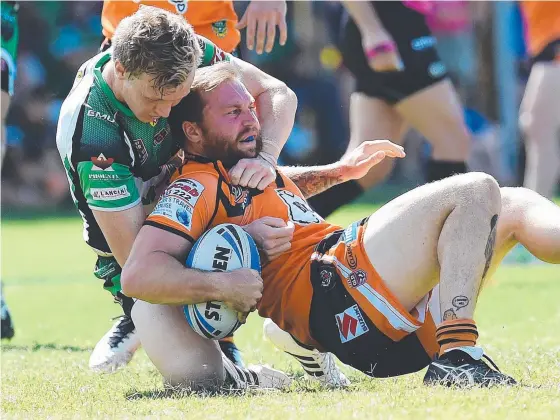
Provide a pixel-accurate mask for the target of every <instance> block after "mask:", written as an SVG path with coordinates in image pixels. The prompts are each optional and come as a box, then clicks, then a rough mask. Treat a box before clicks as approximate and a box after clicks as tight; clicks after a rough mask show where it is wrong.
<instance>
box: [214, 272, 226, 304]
mask: <svg viewBox="0 0 560 420" xmlns="http://www.w3.org/2000/svg"><path fill="white" fill-rule="evenodd" d="M209 275H210V276H211V277H212V278H211V281H210V282H209V283H210V284H212V286H213V287H212V290H211V292H210V294H211V295H212V299H209V300H212V301H220V302H225V301H227V300H228V299H229V297H230V295H231V294H230V286H231V285H230V284H229V282H228V278H227V273H223V272H219V271H216V272H212V273H209Z"/></svg>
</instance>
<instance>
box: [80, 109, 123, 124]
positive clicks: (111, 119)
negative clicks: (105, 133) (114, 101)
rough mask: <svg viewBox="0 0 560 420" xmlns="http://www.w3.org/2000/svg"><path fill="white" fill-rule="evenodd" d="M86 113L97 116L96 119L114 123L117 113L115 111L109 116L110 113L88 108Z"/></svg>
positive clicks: (89, 115)
mask: <svg viewBox="0 0 560 420" xmlns="http://www.w3.org/2000/svg"><path fill="white" fill-rule="evenodd" d="M86 115H87V116H88V117H93V118H97V119H98V120H103V121H108V122H110V123H113V124H115V117H116V115H117V114H116V113H115V115H113V116H112V117H111V116H110V115H107V114H102V113H101V112H99V111H95V110H94V109H88V110H87V112H86Z"/></svg>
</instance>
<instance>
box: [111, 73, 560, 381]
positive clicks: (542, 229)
mask: <svg viewBox="0 0 560 420" xmlns="http://www.w3.org/2000/svg"><path fill="white" fill-rule="evenodd" d="M192 89H193V91H192V92H191V94H190V95H189V96H188V97H186V98H185V99H183V100H182V101H181V103H180V104H179V105H177V107H176V108H174V110H173V112H172V114H171V116H170V126H171V130H172V133H173V135H174V137H176V138H177V140H178V141H182V142H183V144H184V146H183V147H184V149H185V152H186V154H187V156H188V161H187V163H186V164H185V165H184V166H183V167H182V168H181V169H180V170H178V172H176V174H175V175H174V177H173V178H172V180H171V184H170V186H169V187H168V189H167V190H166V192H164V193H163V195H162V197H161V198H160V200H159V202H158V204H157V205H156V207H155V208H154V210H153V212H152V213H151V215H150V216H149V217H148V218H147V220H146V222H145V223H144V226H143V227H142V229H141V230H140V233H139V234H138V236H137V238H136V240H135V242H134V245H133V249H132V251H131V254H130V257H129V258H128V260H127V262H126V264H125V266H124V268H123V273H122V278H121V285H122V288H123V292H125V293H126V294H127V295H128V296H133V297H135V298H137V299H138V301H137V302H136V304H135V305H134V307H133V309H132V318H133V320H134V322H135V324H136V326H137V331H138V334H139V336H140V339H141V342H142V345H143V346H144V348H145V350H146V352H147V354H148V356H149V357H150V359H151V360H152V361H153V363H154V364H155V366H156V367H157V368H158V370H159V371H160V372H161V373H162V375H163V377H164V379H165V380H166V382H168V383H170V384H173V385H180V384H188V385H195V386H200V384H208V383H212V384H216V383H221V382H222V381H223V380H224V368H223V366H222V359H221V358H220V354H219V350H218V347H217V345H216V343H215V342H213V341H211V340H207V339H205V338H202V337H201V336H199V335H198V334H196V333H195V332H194V331H193V330H192V329H191V328H190V327H189V325H188V323H187V321H186V320H185V318H184V315H183V311H182V308H181V306H180V305H184V304H192V303H198V302H206V301H212V300H218V301H224V302H226V303H227V305H228V306H229V307H231V308H233V309H234V310H236V311H238V312H240V313H248V312H250V311H252V310H254V309H255V308H256V309H258V312H259V315H261V316H263V317H266V318H270V319H271V320H272V321H273V322H274V323H276V324H277V326H278V327H276V328H277V331H276V332H275V333H274V334H275V336H274V337H273V341H275V343H276V344H279V346H280V347H281V348H282V349H283V350H286V351H288V352H289V353H291V354H296V355H297V356H301V355H303V354H305V353H304V352H305V351H307V352H308V354H309V357H310V358H311V359H309V358H308V359H307V363H309V362H310V361H311V362H313V361H314V360H316V357H317V354H324V352H330V353H333V354H334V355H336V356H337V357H338V358H339V359H340V360H341V361H342V362H344V363H346V364H348V365H351V366H353V367H355V368H356V369H359V370H361V371H362V372H364V373H366V374H368V375H371V376H374V377H389V376H397V375H403V374H407V373H411V372H416V371H418V370H420V369H422V368H424V367H426V366H429V368H428V372H427V373H426V376H425V379H424V382H425V383H426V384H434V383H443V384H446V385H455V386H468V385H480V386H490V385H495V384H515V381H514V380H513V379H512V378H510V377H509V376H507V375H505V374H502V373H501V372H499V371H498V370H497V369H496V370H495V369H492V368H491V367H490V366H489V365H487V364H486V363H485V362H484V361H483V360H482V356H483V355H484V352H483V350H482V348H480V347H477V346H476V342H477V338H478V332H477V327H476V323H475V321H474V320H473V314H474V310H475V306H476V301H477V298H478V294H479V291H480V288H481V286H482V283H483V281H484V279H485V278H486V277H488V276H489V275H491V273H492V272H493V270H494V269H495V267H496V265H497V264H498V263H499V262H500V261H501V259H502V258H503V256H504V255H505V253H506V252H507V251H508V250H509V249H511V247H512V246H513V245H515V244H516V243H517V242H521V243H522V244H523V245H525V246H526V247H527V248H528V249H529V250H530V251H531V252H532V253H533V254H534V255H536V256H537V257H538V258H540V259H542V260H545V261H549V262H554V263H560V208H558V207H557V206H556V205H554V204H553V203H551V202H550V201H548V200H546V199H544V198H543V197H541V196H539V195H538V194H536V193H534V192H532V191H530V190H526V189H512V188H501V189H500V187H499V186H498V184H497V183H496V181H495V180H494V179H493V178H492V177H490V176H489V175H486V174H482V173H471V174H464V175H457V176H454V177H451V178H447V179H444V180H441V181H437V182H434V183H431V184H428V185H425V186H422V187H419V188H416V189H414V190H413V191H411V192H408V193H406V194H404V195H402V196H400V197H398V198H397V199H395V200H393V201H392V202H390V203H389V204H387V205H385V206H384V207H382V208H381V209H379V210H378V211H376V212H375V213H374V214H372V215H371V216H369V217H368V218H366V219H364V220H360V221H358V222H356V223H353V224H352V225H350V226H349V227H348V228H347V229H345V230H344V229H342V228H341V227H339V226H335V225H333V224H331V223H328V222H326V221H324V220H323V219H322V218H321V217H320V216H319V215H318V214H317V213H316V212H314V211H313V210H312V209H311V208H310V207H309V205H308V204H307V202H306V198H307V197H309V196H311V195H313V194H317V193H319V192H320V191H323V190H325V189H326V188H329V187H330V186H332V185H335V184H337V183H341V182H344V181H346V180H348V179H356V178H359V177H361V176H363V175H364V174H365V173H367V172H368V170H369V169H370V168H371V167H372V166H374V165H375V164H377V163H379V162H380V161H381V160H383V158H385V157H386V156H389V157H403V156H404V152H403V150H402V148H401V147H400V146H398V145H395V144H393V143H391V142H389V141H386V140H384V141H370V142H365V143H364V144H363V145H361V146H360V147H359V148H358V149H356V150H355V151H354V152H352V153H351V154H349V155H346V156H345V157H344V158H343V159H342V160H341V161H339V162H337V163H335V164H333V165H329V166H324V167H309V168H306V167H300V168H279V169H278V171H277V176H276V180H275V182H273V183H272V184H270V185H269V186H268V187H266V188H265V189H264V190H262V191H260V190H256V189H252V188H241V189H240V188H239V187H237V186H234V185H232V179H233V178H235V177H236V176H237V174H236V173H235V172H236V171H235V170H230V168H232V167H233V166H234V165H235V163H236V162H237V161H238V160H239V159H242V158H246V157H251V156H254V155H256V154H257V153H258V152H259V148H260V139H259V132H260V125H259V121H258V119H257V116H256V114H255V110H254V100H253V98H252V97H251V95H250V94H249V93H248V91H247V90H246V89H245V87H244V86H243V84H242V82H241V79H240V78H239V76H238V75H237V72H236V70H235V68H233V67H232V66H230V65H229V64H227V63H225V64H219V65H216V66H214V67H212V68H209V69H202V70H199V71H198V72H197V75H196V78H195V81H194V84H193V87H192ZM174 189H181V191H183V192H185V193H186V195H182V196H179V195H176V194H175V195H174V194H172V191H174ZM180 197H183V198H180ZM177 214H180V215H181V218H179V217H178V216H177ZM184 215H188V216H189V217H184ZM290 222H291V223H290ZM222 223H234V224H238V225H241V226H243V227H244V229H245V230H246V231H247V232H248V233H249V234H251V236H252V237H253V238H254V239H255V240H256V241H257V244H259V246H260V247H261V249H262V250H263V252H264V253H266V256H267V257H268V258H267V259H265V260H264V262H263V270H262V278H261V277H259V275H258V274H257V272H255V271H252V270H249V269H239V270H234V271H231V272H227V273H219V272H203V271H198V270H193V269H188V268H186V267H185V266H184V261H185V259H186V257H187V254H188V253H189V250H190V249H191V247H192V245H193V243H194V242H195V241H196V240H197V239H198V238H199V237H200V236H201V235H202V234H203V233H204V232H205V231H207V230H209V229H212V228H213V227H214V226H216V225H219V224H222ZM148 302H149V303H148ZM268 326H270V322H269V323H268ZM278 331H279V332H280V333H283V331H285V333H283V334H284V335H285V336H287V339H288V340H291V343H290V344H287V343H286V341H287V340H286V337H282V338H281V339H279V337H278V334H277V333H278ZM268 332H270V329H269V331H268ZM280 341H281V342H280ZM290 346H291V347H290ZM294 347H295V348H296V351H294V350H293V348H294ZM321 352H323V353H321ZM298 360H300V361H301V357H300V358H298ZM202 367H203V368H202ZM335 370H336V369H335V367H333V364H330V371H329V372H323V374H324V375H334V376H336V375H338V374H337V373H335ZM338 376H339V379H340V375H338ZM325 382H326V383H328V384H331V385H335V386H337V385H344V381H343V380H338V382H337V381H336V380H333V381H330V382H329V381H325Z"/></svg>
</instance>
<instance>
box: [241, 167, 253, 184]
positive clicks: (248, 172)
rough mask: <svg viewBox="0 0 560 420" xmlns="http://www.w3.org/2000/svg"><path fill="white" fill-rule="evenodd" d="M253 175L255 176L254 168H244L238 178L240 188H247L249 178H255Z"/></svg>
mask: <svg viewBox="0 0 560 420" xmlns="http://www.w3.org/2000/svg"><path fill="white" fill-rule="evenodd" d="M255 174H256V171H255V168H252V167H246V168H245V169H244V171H243V173H242V174H241V177H240V178H239V185H240V186H241V187H247V188H249V182H250V181H251V178H253V176H255Z"/></svg>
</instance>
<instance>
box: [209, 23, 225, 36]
mask: <svg viewBox="0 0 560 420" xmlns="http://www.w3.org/2000/svg"><path fill="white" fill-rule="evenodd" d="M212 31H214V33H215V34H216V36H217V37H218V38H224V37H225V36H226V35H227V32H228V28H227V21H226V20H219V21H218V22H214V23H212Z"/></svg>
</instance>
